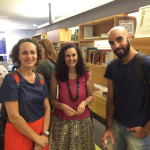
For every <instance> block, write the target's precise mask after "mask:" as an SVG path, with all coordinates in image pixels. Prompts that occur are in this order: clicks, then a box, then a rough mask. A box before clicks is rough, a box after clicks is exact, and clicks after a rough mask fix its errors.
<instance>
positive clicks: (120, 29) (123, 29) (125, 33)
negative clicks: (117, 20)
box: [108, 26, 128, 37]
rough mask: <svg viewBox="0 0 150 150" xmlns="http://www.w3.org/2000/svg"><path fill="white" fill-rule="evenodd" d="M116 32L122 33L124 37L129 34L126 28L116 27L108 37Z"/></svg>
mask: <svg viewBox="0 0 150 150" xmlns="http://www.w3.org/2000/svg"><path fill="white" fill-rule="evenodd" d="M116 32H120V33H122V34H124V35H128V32H127V30H126V29H125V28H124V27H122V26H115V27H113V28H112V29H111V30H110V31H109V32H108V37H109V36H110V35H111V34H113V33H116Z"/></svg>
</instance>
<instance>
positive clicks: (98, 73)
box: [86, 63, 108, 87]
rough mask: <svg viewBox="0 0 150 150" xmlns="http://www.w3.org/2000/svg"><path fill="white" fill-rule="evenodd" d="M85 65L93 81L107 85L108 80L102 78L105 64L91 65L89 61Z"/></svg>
mask: <svg viewBox="0 0 150 150" xmlns="http://www.w3.org/2000/svg"><path fill="white" fill-rule="evenodd" d="M86 65H87V66H88V67H89V70H90V72H91V77H92V80H93V82H94V83H96V84H99V85H101V86H104V87H108V81H107V79H106V78H104V73H105V70H106V66H102V65H93V64H89V63H87V64H86Z"/></svg>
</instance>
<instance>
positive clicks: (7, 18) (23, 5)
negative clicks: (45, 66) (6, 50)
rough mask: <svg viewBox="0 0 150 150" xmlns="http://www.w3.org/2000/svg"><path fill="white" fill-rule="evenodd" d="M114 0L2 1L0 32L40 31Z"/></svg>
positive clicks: (0, 1) (0, 4)
mask: <svg viewBox="0 0 150 150" xmlns="http://www.w3.org/2000/svg"><path fill="white" fill-rule="evenodd" d="M111 1H113V0H105V1H104V0H76V1H74V0H63V1H62V0H0V30H4V31H6V30H13V29H38V28H40V26H41V25H42V26H43V24H46V25H48V22H49V4H50V5H51V9H50V10H51V18H52V23H55V22H58V21H60V20H62V19H65V18H67V17H70V16H72V15H76V14H79V13H82V12H84V11H87V10H90V9H93V8H95V7H99V6H101V5H104V4H106V3H108V2H111Z"/></svg>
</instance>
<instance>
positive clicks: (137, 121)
mask: <svg viewBox="0 0 150 150" xmlns="http://www.w3.org/2000/svg"><path fill="white" fill-rule="evenodd" d="M134 59H135V57H134V58H133V59H132V60H131V61H129V62H128V63H127V64H121V63H120V64H119V67H118V69H117V71H116V72H115V73H114V75H112V62H113V61H111V62H110V63H109V64H108V66H107V69H106V72H105V75H104V76H105V77H106V78H108V79H112V80H113V83H114V91H115V92H114V105H115V113H114V119H116V120H117V121H118V122H119V123H121V124H122V125H124V126H126V127H136V126H144V125H145V124H146V122H147V121H148V120H149V119H150V116H149V115H148V109H147V107H145V106H146V105H145V101H146V100H145V93H146V90H145V87H144V85H143V84H142V83H141V82H140V80H139V79H138V77H137V76H136V74H135V72H134ZM143 66H144V72H145V75H146V78H147V80H148V81H150V56H145V57H144V59H143Z"/></svg>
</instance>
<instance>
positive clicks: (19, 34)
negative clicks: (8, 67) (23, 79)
mask: <svg viewBox="0 0 150 150" xmlns="http://www.w3.org/2000/svg"><path fill="white" fill-rule="evenodd" d="M35 33H36V31H35V30H25V29H19V30H12V31H9V32H7V31H6V51H7V60H8V61H9V62H10V60H9V54H10V52H11V50H12V48H13V46H14V45H15V44H16V43H17V42H18V41H19V40H20V39H22V38H32V36H33V35H34V34H35Z"/></svg>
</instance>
